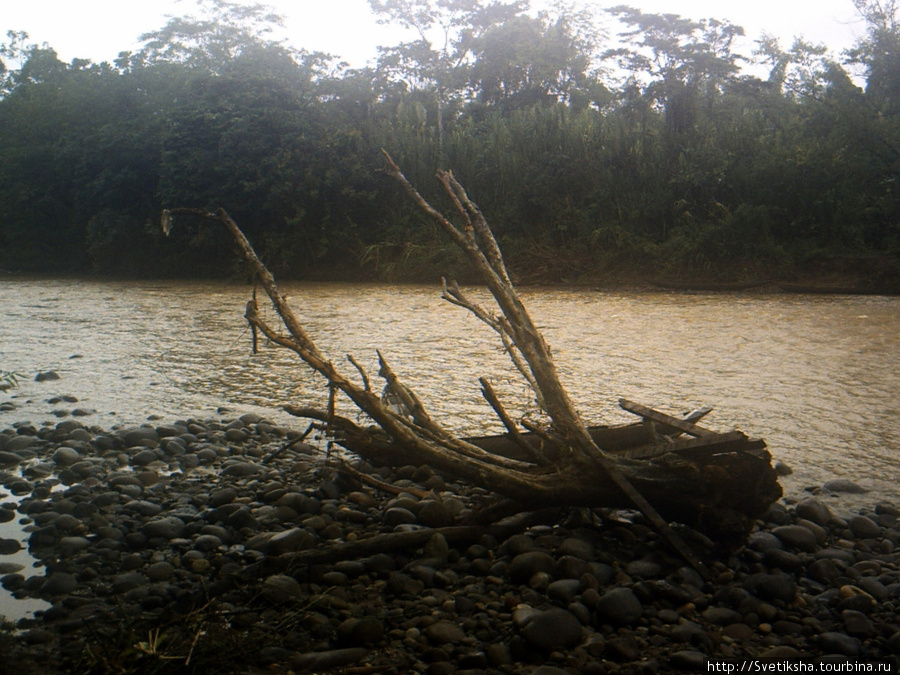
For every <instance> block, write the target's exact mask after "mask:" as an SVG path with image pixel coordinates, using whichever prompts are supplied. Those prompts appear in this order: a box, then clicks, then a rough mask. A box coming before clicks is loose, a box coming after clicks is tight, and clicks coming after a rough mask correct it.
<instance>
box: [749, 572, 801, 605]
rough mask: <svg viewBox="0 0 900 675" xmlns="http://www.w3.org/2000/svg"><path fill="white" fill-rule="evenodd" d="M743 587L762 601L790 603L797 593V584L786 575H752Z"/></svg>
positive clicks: (762, 573)
mask: <svg viewBox="0 0 900 675" xmlns="http://www.w3.org/2000/svg"><path fill="white" fill-rule="evenodd" d="M744 587H745V588H746V589H747V590H748V591H750V592H751V593H752V594H753V595H755V596H757V597H759V598H761V599H763V600H781V601H783V602H790V601H791V600H793V599H794V596H795V595H796V593H797V583H796V582H795V581H794V579H793V577H791V576H789V575H787V574H766V573H764V572H760V573H757V574H752V575H750V576H749V577H747V579H746V580H745V581H744Z"/></svg>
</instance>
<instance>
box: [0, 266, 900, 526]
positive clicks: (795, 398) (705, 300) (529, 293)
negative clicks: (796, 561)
mask: <svg viewBox="0 0 900 675" xmlns="http://www.w3.org/2000/svg"><path fill="white" fill-rule="evenodd" d="M285 290H286V291H287V294H288V296H289V299H290V300H291V301H292V303H293V305H294V308H295V310H296V311H297V313H298V314H299V315H300V317H301V319H302V320H303V321H304V323H305V324H306V326H307V328H308V329H309V332H310V333H311V335H312V336H313V338H314V339H315V340H316V341H317V343H318V344H319V346H320V348H321V349H322V350H323V351H324V352H326V353H327V354H329V355H330V356H331V357H332V358H333V359H334V360H335V361H336V362H338V363H339V364H346V366H344V365H341V367H342V368H344V370H345V372H346V373H347V374H348V375H353V376H355V370H354V369H353V367H352V366H351V365H350V364H349V363H347V362H346V361H345V360H344V357H345V355H346V354H353V355H354V357H355V358H356V359H357V360H358V361H359V362H360V363H362V364H363V365H364V366H365V367H366V368H367V369H368V371H369V373H370V375H371V376H372V377H373V378H375V374H376V372H377V365H376V355H375V350H376V349H381V350H382V351H383V352H384V354H385V355H386V356H387V358H388V359H389V361H390V363H391V365H392V367H393V369H394V370H395V371H396V372H397V373H398V374H399V375H400V376H401V377H402V378H403V379H404V380H405V381H406V382H407V383H408V384H409V385H410V386H411V387H412V388H413V389H415V390H416V392H417V393H418V394H419V396H420V398H422V399H423V401H424V402H425V403H426V405H427V406H429V407H430V409H431V411H432V414H433V415H434V416H435V417H436V418H437V419H438V420H440V421H441V422H442V423H444V424H445V426H447V427H449V428H451V429H453V430H456V431H458V432H459V433H460V434H462V435H475V434H482V433H490V432H493V431H497V430H499V426H498V423H497V422H496V420H495V419H494V417H493V414H492V413H491V411H490V409H489V408H488V407H487V405H486V404H485V403H484V402H483V400H482V399H481V396H480V393H479V387H478V383H477V378H478V377H479V376H482V375H484V376H488V377H490V378H491V379H492V380H493V381H494V383H495V385H496V387H497V388H498V390H499V391H500V393H501V396H502V398H503V399H504V402H505V403H506V404H507V405H508V407H509V408H510V409H511V411H513V412H516V413H523V412H526V411H528V410H530V409H532V405H533V404H532V403H531V401H530V398H529V396H528V391H527V390H526V389H525V387H524V386H523V385H522V384H521V382H520V381H519V379H518V377H517V376H516V374H515V373H514V371H513V370H512V367H511V366H510V364H509V363H508V361H507V359H506V358H505V357H504V356H503V354H502V353H501V352H500V350H499V348H498V343H497V341H496V339H495V338H494V336H493V334H492V333H491V332H490V331H489V330H488V329H487V328H486V327H485V326H483V325H482V324H480V323H479V322H478V321H477V320H476V319H474V318H473V317H471V316H470V315H468V314H467V313H466V312H465V311H464V310H462V309H459V308H457V307H454V306H451V305H449V304H448V303H446V302H443V301H442V300H441V299H440V297H439V296H440V292H439V289H438V288H437V287H436V286H391V285H347V284H313V285H299V284H298V285H287V286H286V287H285ZM473 295H475V296H477V297H479V298H480V299H482V300H483V301H484V303H485V304H487V302H488V298H487V296H486V294H485V293H484V292H479V291H478V290H476V291H473ZM522 295H523V298H524V300H525V302H526V304H527V305H528V307H529V309H530V310H531V312H532V314H533V316H534V318H535V319H536V321H537V323H538V324H539V325H540V326H541V328H542V330H543V331H544V334H545V337H546V338H547V340H548V341H549V343H550V344H551V346H552V347H553V349H554V354H555V357H556V360H557V364H558V366H559V368H560V371H561V374H562V379H563V381H564V383H565V384H566V386H567V388H568V389H569V392H570V394H571V396H572V398H573V399H574V400H575V402H576V404H577V405H578V407H579V409H580V410H581V412H582V414H583V416H584V417H585V419H586V420H587V421H588V422H590V423H615V422H621V421H626V420H629V419H631V416H630V415H629V414H627V413H624V412H622V411H621V410H619V408H618V405H617V401H618V399H619V398H620V397H625V398H629V399H631V400H634V401H638V402H640V403H644V404H646V405H650V406H653V407H657V408H659V409H661V410H664V411H668V412H676V413H677V412H683V411H686V410H689V409H692V408H695V407H699V406H701V405H709V406H712V407H713V408H714V411H713V413H712V414H711V415H710V416H709V417H708V418H707V424H708V426H710V427H712V428H714V429H723V430H726V429H728V428H731V427H738V428H741V429H742V430H744V431H745V432H746V433H748V434H750V435H752V436H761V437H763V438H765V439H766V440H767V442H768V443H769V446H770V449H771V451H772V454H773V455H774V456H775V458H776V459H779V460H782V461H784V462H786V463H787V464H789V465H790V466H791V467H793V469H794V474H793V475H792V476H789V477H787V478H785V479H784V480H783V485H784V486H785V490H786V492H787V493H788V494H791V493H792V492H793V493H800V492H801V491H802V490H803V489H804V488H805V487H809V486H815V485H821V484H822V483H823V482H824V481H826V480H829V479H832V478H847V479H850V480H853V481H856V482H857V483H859V484H860V485H862V486H863V487H865V488H867V489H869V490H870V492H869V493H867V494H866V495H862V496H861V497H858V498H856V499H858V500H862V502H861V503H865V504H874V503H875V502H876V501H878V500H881V499H887V500H892V501H895V503H896V501H897V500H898V492H900V490H898V484H897V479H898V476H900V402H898V393H900V369H898V363H900V298H897V297H880V296H811V295H810V296H807V295H765V294H747V295H744V294H701V293H698V294H674V293H663V292H658V293H656V292H643V293H641V292H634V293H628V292H597V291H592V290H583V289H579V290H562V289H525V290H523V291H522ZM248 298H249V289H248V288H247V287H246V286H241V285H232V284H226V283H219V282H98V281H84V280H33V279H12V280H10V279H7V280H0V370H6V371H15V372H17V373H20V374H21V375H22V376H23V377H22V378H21V381H20V386H19V387H18V388H16V389H13V390H11V391H9V392H7V393H5V394H4V393H2V392H0V403H3V402H4V401H7V402H12V403H13V404H14V405H15V410H13V411H9V412H2V413H0V428H6V427H8V426H10V425H11V424H12V423H13V422H20V421H26V420H28V421H31V422H32V423H34V424H41V423H44V422H52V423H56V422H58V421H59V419H60V417H59V415H65V414H66V413H67V412H70V411H71V410H72V409H73V408H81V409H82V410H85V411H95V412H93V413H92V414H91V415H88V416H86V417H84V418H81V420H82V421H83V422H84V423H85V424H88V425H94V424H96V425H99V426H103V427H111V426H114V425H117V424H137V423H141V422H143V421H146V419H147V417H148V416H149V415H158V416H159V417H160V418H162V419H163V420H166V421H172V420H175V419H183V418H186V417H190V416H195V417H196V416H199V417H206V418H208V417H216V416H217V415H218V413H217V412H216V411H217V409H218V408H219V407H222V406H224V407H225V408H228V409H230V410H232V411H237V412H246V411H256V412H262V413H263V414H264V415H266V416H268V417H269V418H271V419H274V420H275V421H278V422H282V423H291V424H294V425H296V426H298V427H300V426H303V425H304V424H305V423H303V422H302V421H299V420H294V419H293V418H290V417H288V416H287V415H286V414H284V413H281V412H280V410H279V407H278V406H279V405H280V404H281V403H285V402H292V403H302V404H315V405H321V406H324V405H325V401H326V395H325V392H324V389H323V387H322V386H321V385H322V382H321V381H320V380H319V379H318V378H317V377H316V376H314V375H312V374H309V373H306V372H304V370H303V369H302V368H301V367H300V366H299V361H298V360H297V358H296V357H295V356H293V355H292V354H291V353H289V352H286V351H284V350H281V349H276V348H273V347H271V346H267V345H264V346H263V348H262V349H261V351H260V353H259V354H257V355H252V354H251V353H250V334H249V331H248V330H247V326H246V322H245V321H244V319H243V308H244V304H245V303H246V301H247V299H248ZM272 318H273V319H274V317H272ZM48 370H53V371H55V372H56V373H58V375H59V376H60V379H59V380H56V381H50V382H35V381H34V380H33V378H34V375H35V373H37V372H39V371H48ZM60 395H67V396H71V397H74V398H77V399H78V401H77V402H74V403H73V402H69V403H66V402H61V403H57V404H52V403H48V402H47V401H48V400H49V399H52V398H53V397H54V396H60ZM346 410H347V411H350V410H351V408H349V407H346ZM54 413H55V414H54ZM0 493H2V490H0ZM2 499H4V497H3V496H0V500H2ZM834 499H835V500H838V501H837V502H836V503H835V509H836V510H840V508H841V504H842V503H844V502H841V501H840V500H845V502H846V504H847V505H848V506H851V505H852V500H853V499H854V498H853V497H850V496H840V497H834ZM7 525H8V524H7ZM13 525H14V524H13ZM0 527H5V526H0ZM4 536H10V535H8V534H7V535H4Z"/></svg>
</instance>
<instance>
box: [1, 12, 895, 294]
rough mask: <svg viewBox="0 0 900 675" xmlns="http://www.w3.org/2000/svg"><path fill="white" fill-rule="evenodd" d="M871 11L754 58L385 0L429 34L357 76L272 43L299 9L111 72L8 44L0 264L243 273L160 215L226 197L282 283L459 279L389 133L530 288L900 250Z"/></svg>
mask: <svg viewBox="0 0 900 675" xmlns="http://www.w3.org/2000/svg"><path fill="white" fill-rule="evenodd" d="M853 2H854V5H855V6H856V8H857V9H858V11H859V13H860V16H861V17H862V18H863V20H864V21H865V23H866V26H867V30H866V32H865V34H864V36H863V37H862V38H861V39H860V40H859V42H858V44H857V45H856V46H855V47H854V48H853V49H852V50H849V51H848V52H847V53H846V54H845V55H844V56H843V61H842V60H841V57H840V56H838V55H834V54H832V53H830V52H829V51H828V50H827V48H825V47H824V46H822V45H813V44H810V43H808V42H806V41H804V40H802V39H798V40H797V41H795V42H794V44H792V45H791V46H790V47H789V48H783V47H782V46H781V45H780V44H779V43H778V42H777V41H776V40H774V39H772V38H766V37H764V38H762V39H760V40H759V41H758V42H757V47H756V49H755V50H754V51H753V52H752V53H749V54H748V53H747V51H746V50H745V49H743V47H742V45H745V44H746V43H745V42H742V40H743V29H741V28H740V27H739V26H736V25H734V24H732V23H730V22H728V21H727V20H723V19H700V20H695V19H690V18H685V17H681V16H678V15H673V14H650V13H645V12H643V11H641V10H637V9H634V8H631V7H626V6H620V7H614V8H612V9H610V10H607V11H605V12H603V14H602V17H606V20H608V21H613V22H615V23H614V26H615V27H616V28H614V29H613V30H611V31H605V30H603V29H601V26H602V17H601V15H595V14H591V13H590V12H588V11H587V10H576V9H574V8H573V7H571V6H568V5H566V4H565V3H558V4H557V5H556V6H555V7H554V8H553V9H552V10H548V11H543V12H533V11H531V10H530V9H529V7H528V4H527V3H526V2H524V1H522V0H516V1H513V2H500V3H491V4H482V3H478V2H475V1H474V0H439V1H435V0H409V1H406V0H404V1H402V2H401V1H400V0H371V1H370V5H371V7H372V10H373V12H375V14H376V16H377V17H379V18H380V19H381V20H384V21H389V22H393V23H395V24H399V25H403V26H406V27H407V28H409V29H410V30H411V31H412V34H413V35H414V39H412V40H409V41H407V42H403V43H400V44H397V45H393V46H387V47H385V48H384V49H383V50H382V55H381V58H380V60H379V62H378V64H377V66H375V67H372V68H364V69H349V68H347V67H346V66H343V65H341V64H339V63H337V62H336V61H334V60H333V59H331V58H330V57H327V56H324V55H322V54H316V53H307V52H305V51H302V50H297V49H293V48H291V47H289V46H287V45H286V44H284V43H283V42H280V41H277V40H274V39H273V38H272V36H273V35H277V30H278V28H279V27H280V25H281V17H279V16H278V15H276V14H273V13H272V12H271V11H270V10H269V9H268V8H266V7H265V6H264V5H260V4H246V5H245V4H240V3H237V2H228V1H227V0H201V1H200V2H199V3H198V13H197V14H195V15H186V16H181V17H173V18H171V19H170V20H169V21H168V22H167V23H166V24H165V25H164V26H163V27H162V28H160V29H158V30H156V31H151V32H148V33H146V34H145V35H144V36H143V40H144V43H143V47H142V48H140V49H138V50H137V51H135V52H133V53H123V54H122V55H121V56H120V58H119V59H118V60H117V61H116V62H115V63H114V64H109V63H102V64H95V63H91V62H90V61H86V60H83V59H76V60H74V61H72V62H70V63H63V62H62V61H60V60H59V58H58V56H57V54H56V52H55V51H54V50H53V49H52V47H50V46H48V45H34V44H30V43H29V40H28V36H27V34H25V33H21V32H19V33H17V32H12V31H11V32H10V33H8V34H7V40H6V42H5V43H4V44H2V45H0V269H5V270H10V271H20V272H40V273H84V272H91V273H98V274H109V275H120V276H160V275H164V276H197V275H222V274H231V273H233V272H234V269H233V263H232V261H233V260H234V256H233V255H232V249H231V244H230V242H228V241H227V240H226V238H225V237H224V236H223V235H222V234H221V233H219V232H218V231H216V230H215V229H193V230H192V229H191V228H189V227H186V228H182V229H180V230H179V231H177V232H176V233H175V235H174V236H173V237H172V238H164V237H162V236H161V234H160V233H159V232H158V230H157V227H156V226H155V224H154V223H155V222H156V221H157V214H158V213H159V211H160V210H161V209H162V208H163V207H164V206H172V205H188V206H197V207H203V208H212V207H217V206H224V207H226V208H227V209H228V210H229V212H230V213H232V214H233V215H234V217H235V218H236V219H238V220H239V221H240V222H241V223H242V225H243V226H245V227H246V230H247V232H248V235H249V236H250V237H251V238H252V239H253V240H254V241H255V242H257V244H258V248H259V250H260V252H261V254H262V255H263V257H264V258H265V259H266V260H267V261H268V262H269V264H270V266H271V268H272V269H273V270H274V271H276V272H277V273H278V274H281V275H290V276H294V277H304V276H305V277H317V278H322V277H329V278H346V277H348V276H355V277H361V276H363V277H364V276H369V277H380V278H391V279H412V278H415V279H425V278H427V279H433V278H436V277H438V276H440V275H441V274H442V273H450V271H453V272H456V273H459V274H463V275H464V274H465V273H466V271H465V264H464V263H463V262H462V261H461V260H459V259H458V256H455V254H453V253H452V252H450V251H448V248H447V246H446V243H445V242H443V240H442V239H441V237H440V236H439V235H438V233H436V232H435V231H434V230H433V228H432V226H431V225H429V224H427V223H425V222H423V221H422V219H421V218H420V217H419V215H418V214H416V213H415V212H414V211H413V210H412V209H411V208H410V206H409V205H408V204H406V203H405V200H403V199H402V195H399V194H398V193H397V191H396V189H395V188H394V187H393V186H392V185H391V184H390V183H389V182H387V181H386V180H385V179H384V178H383V177H382V176H381V175H380V174H379V168H380V167H381V166H382V164H381V155H380V150H381V148H387V149H389V150H390V152H391V154H392V155H393V156H394V157H395V159H396V160H397V161H398V162H399V163H400V164H401V165H402V166H403V167H404V170H405V171H406V173H407V175H408V176H409V177H410V179H411V180H413V181H414V182H415V183H416V184H418V185H421V186H427V185H429V184H430V183H431V181H430V179H431V177H432V176H433V175H434V172H435V170H436V169H437V168H439V167H451V168H453V170H454V172H455V173H456V174H457V176H458V177H459V179H460V180H461V181H462V182H463V183H465V184H466V185H468V186H470V189H471V191H472V196H473V198H474V199H475V200H476V201H478V203H480V204H481V205H482V207H483V208H484V209H485V210H486V212H487V213H488V214H489V215H490V218H491V222H492V224H493V225H494V226H495V228H496V230H497V233H498V236H499V238H500V239H501V242H502V244H503V246H504V247H505V249H506V250H507V251H508V253H509V259H510V262H511V264H512V265H513V267H516V268H518V269H519V270H520V277H521V278H523V279H528V280H544V281H548V280H554V279H559V280H561V279H565V280H574V279H577V278H580V277H591V276H592V275H594V276H596V275H603V274H611V275H616V274H628V273H629V272H628V271H629V270H630V272H631V273H632V274H643V273H644V271H645V270H651V271H652V270H659V269H663V268H670V269H677V270H678V273H684V274H691V273H696V274H711V273H716V274H724V275H727V274H729V273H738V272H736V270H738V269H744V268H746V269H763V268H764V269H776V270H779V271H780V272H784V273H790V270H791V268H792V266H798V265H801V264H803V261H804V260H807V259H808V258H809V256H810V255H812V254H813V252H816V251H844V252H845V254H846V255H858V256H876V257H878V256H880V257H881V258H884V257H885V256H886V257H888V258H892V259H896V258H897V257H898V255H900V218H898V216H897V214H898V209H900V191H898V190H897V188H896V179H897V176H898V173H900V115H898V114H897V112H898V108H900V78H898V77H897V73H898V72H900V71H898V68H897V63H900V27H898V23H897V6H896V4H895V3H894V2H893V0H888V1H885V0H853ZM610 33H615V36H614V37H612V38H610V37H608V35H609V34H610ZM746 66H753V67H754V68H755V72H767V73H768V76H764V77H762V78H761V77H759V76H757V75H751V74H747V73H745V72H744V67H746ZM426 197H428V198H432V197H434V198H436V199H440V195H438V194H437V190H436V189H435V192H434V193H432V194H426ZM888 267H890V266H888ZM894 268H896V266H894Z"/></svg>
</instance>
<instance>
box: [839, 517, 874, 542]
mask: <svg viewBox="0 0 900 675" xmlns="http://www.w3.org/2000/svg"><path fill="white" fill-rule="evenodd" d="M847 525H848V526H849V527H850V531H851V532H853V536H855V537H859V538H860V539H876V538H878V537H881V536H882V529H881V526H880V525H878V523H876V522H875V521H873V520H872V519H871V518H866V517H865V516H853V518H851V519H850V522H849V523H847Z"/></svg>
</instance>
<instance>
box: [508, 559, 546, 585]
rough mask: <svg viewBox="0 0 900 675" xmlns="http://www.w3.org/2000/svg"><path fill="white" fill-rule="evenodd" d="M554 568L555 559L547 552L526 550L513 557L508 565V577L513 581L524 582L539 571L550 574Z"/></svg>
mask: <svg viewBox="0 0 900 675" xmlns="http://www.w3.org/2000/svg"><path fill="white" fill-rule="evenodd" d="M555 568H556V561H555V560H554V559H553V557H552V556H551V555H550V554H549V553H545V552H543V551H528V552H527V553H520V554H519V555H517V556H516V557H515V558H513V560H512V562H511V563H510V565H509V577H510V579H511V580H512V582H513V583H516V584H524V583H528V581H529V580H530V579H531V577H533V576H534V575H535V574H538V573H540V572H542V573H544V574H552V573H553V571H554V569H555Z"/></svg>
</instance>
